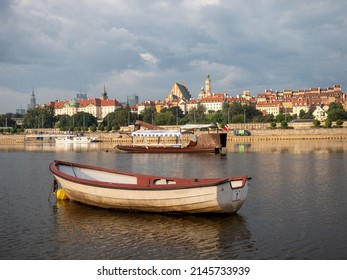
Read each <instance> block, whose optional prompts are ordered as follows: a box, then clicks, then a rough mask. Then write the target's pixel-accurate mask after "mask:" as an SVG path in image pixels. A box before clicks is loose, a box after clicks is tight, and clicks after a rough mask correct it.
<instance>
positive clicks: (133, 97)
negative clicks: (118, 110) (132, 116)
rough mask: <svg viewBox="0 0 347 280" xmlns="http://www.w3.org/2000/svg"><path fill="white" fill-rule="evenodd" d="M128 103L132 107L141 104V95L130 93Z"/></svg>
mask: <svg viewBox="0 0 347 280" xmlns="http://www.w3.org/2000/svg"><path fill="white" fill-rule="evenodd" d="M127 104H128V105H129V106H130V107H131V106H134V105H136V104H139V97H138V96H137V95H135V94H134V95H128V96H127Z"/></svg>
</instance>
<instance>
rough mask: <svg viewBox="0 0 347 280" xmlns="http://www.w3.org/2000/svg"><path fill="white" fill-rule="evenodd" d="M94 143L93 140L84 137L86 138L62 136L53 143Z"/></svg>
mask: <svg viewBox="0 0 347 280" xmlns="http://www.w3.org/2000/svg"><path fill="white" fill-rule="evenodd" d="M91 142H95V141H93V138H90V137H86V136H76V135H64V136H58V137H57V138H55V143H57V144H70V143H73V144H76V143H91Z"/></svg>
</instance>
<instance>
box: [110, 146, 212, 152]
mask: <svg viewBox="0 0 347 280" xmlns="http://www.w3.org/2000/svg"><path fill="white" fill-rule="evenodd" d="M116 148H117V149H119V150H121V151H127V152H135V153H218V150H219V148H217V147H195V146H194V147H173V146H166V147H162V146H148V147H147V146H146V145H138V146H134V145H116Z"/></svg>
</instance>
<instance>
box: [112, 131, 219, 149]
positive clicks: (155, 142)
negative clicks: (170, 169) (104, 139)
mask: <svg viewBox="0 0 347 280" xmlns="http://www.w3.org/2000/svg"><path fill="white" fill-rule="evenodd" d="M182 136H183V134H182V132H181V131H180V130H137V131H134V132H133V133H132V134H131V137H132V143H131V144H130V145H117V146H116V148H117V149H119V150H122V151H126V152H134V153H219V152H220V150H221V148H222V145H221V143H220V139H219V138H220V134H216V133H214V134H201V135H199V136H196V135H194V134H190V141H189V143H188V144H184V141H183V139H182V138H183V137H182Z"/></svg>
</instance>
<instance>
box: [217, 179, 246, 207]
mask: <svg viewBox="0 0 347 280" xmlns="http://www.w3.org/2000/svg"><path fill="white" fill-rule="evenodd" d="M250 180H251V178H249V177H246V176H245V177H240V178H238V179H234V180H231V181H228V182H225V183H223V184H222V185H220V186H218V189H217V200H218V204H219V206H220V208H221V212H223V213H236V212H237V211H238V210H239V209H240V208H241V207H242V205H243V203H244V202H245V200H246V197H247V193H248V189H249V187H250Z"/></svg>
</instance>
